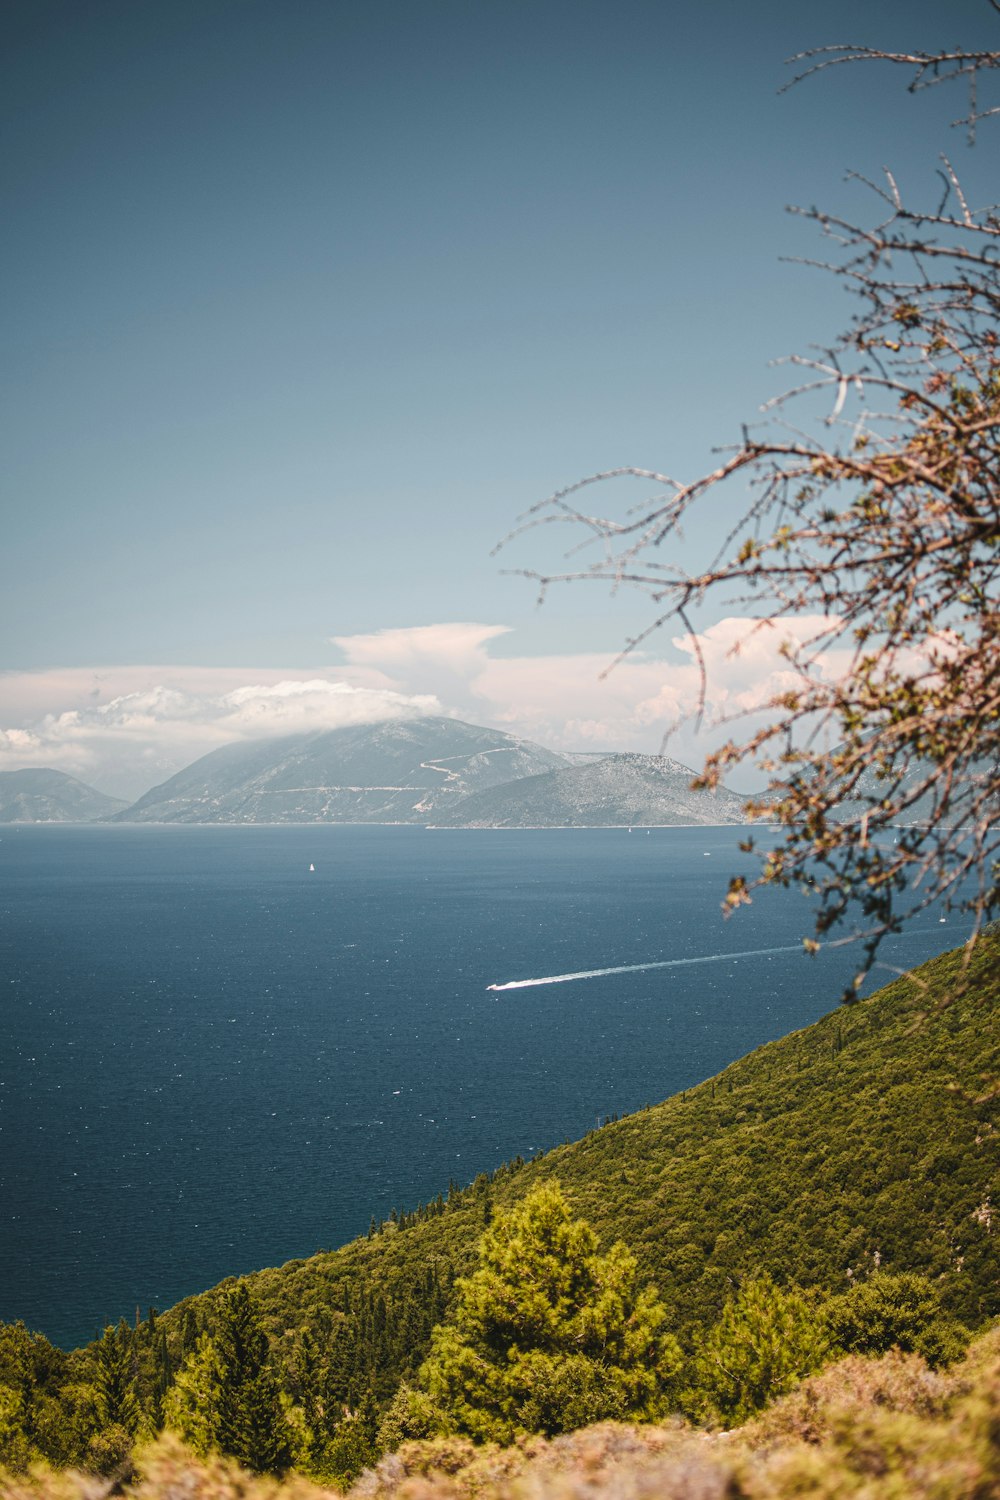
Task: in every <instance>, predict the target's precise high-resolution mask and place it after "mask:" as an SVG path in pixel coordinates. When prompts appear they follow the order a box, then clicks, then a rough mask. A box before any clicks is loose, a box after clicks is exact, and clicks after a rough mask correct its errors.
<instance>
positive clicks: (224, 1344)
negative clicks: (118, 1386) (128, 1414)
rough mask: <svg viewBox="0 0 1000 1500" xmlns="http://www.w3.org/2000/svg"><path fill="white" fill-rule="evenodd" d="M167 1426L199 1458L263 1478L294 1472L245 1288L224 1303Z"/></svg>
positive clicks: (178, 1390) (186, 1371) (184, 1372)
mask: <svg viewBox="0 0 1000 1500" xmlns="http://www.w3.org/2000/svg"><path fill="white" fill-rule="evenodd" d="M165 1405H166V1419H167V1422H168V1425H170V1426H171V1427H173V1428H174V1430H175V1431H177V1432H178V1433H179V1434H181V1435H182V1436H183V1437H184V1438H186V1439H187V1441H188V1442H190V1443H191V1445H192V1447H193V1448H194V1449H195V1450H196V1451H197V1452H200V1453H207V1452H210V1451H211V1450H213V1449H215V1450H218V1451H219V1452H221V1453H224V1454H226V1455H228V1456H230V1457H232V1458H235V1459H236V1460H237V1461H238V1462H239V1463H241V1464H242V1465H243V1466H244V1467H245V1468H248V1469H252V1470H254V1471H256V1472H258V1473H278V1472H280V1471H281V1470H283V1469H286V1468H287V1467H288V1464H289V1461H290V1458H291V1451H290V1446H289V1432H288V1427H287V1423H286V1419H285V1414H284V1410H283V1407H282V1404H281V1398H280V1393H279V1389H278V1383H277V1380H276V1378H275V1375H274V1372H273V1370H272V1369H271V1367H270V1363H269V1344H268V1338H267V1334H266V1333H265V1331H264V1329H263V1326H262V1325H261V1321H260V1317H259V1315H258V1312H257V1308H256V1306H255V1304H254V1302H253V1301H252V1300H251V1297H250V1293H249V1290H248V1288H247V1285H246V1283H245V1282H242V1281H241V1282H238V1283H237V1284H236V1286H234V1287H233V1288H231V1290H229V1291H228V1292H227V1294H226V1296H225V1298H224V1300H223V1303H222V1306H221V1309H220V1314H219V1318H218V1322H217V1325H216V1330H215V1335H214V1337H209V1336H208V1335H207V1334H205V1335H203V1336H202V1337H201V1339H200V1340H199V1342H198V1345H197V1347H196V1349H195V1350H194V1352H193V1353H192V1354H190V1355H189V1356H188V1358H187V1360H186V1361H185V1362H184V1365H183V1366H182V1368H181V1370H180V1371H179V1373H178V1376H177V1380H176V1382H175V1384H174V1385H173V1387H172V1388H171V1390H170V1391H169V1392H168V1394H167V1399H166V1403H165Z"/></svg>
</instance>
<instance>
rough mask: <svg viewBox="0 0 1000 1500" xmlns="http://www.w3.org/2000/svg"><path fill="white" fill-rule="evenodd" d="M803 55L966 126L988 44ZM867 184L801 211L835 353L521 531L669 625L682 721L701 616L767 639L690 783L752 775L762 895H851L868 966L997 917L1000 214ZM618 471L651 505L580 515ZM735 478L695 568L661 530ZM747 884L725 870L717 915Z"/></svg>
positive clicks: (557, 503) (954, 187)
mask: <svg viewBox="0 0 1000 1500" xmlns="http://www.w3.org/2000/svg"><path fill="white" fill-rule="evenodd" d="M991 4H992V5H993V9H994V10H997V9H998V7H997V6H996V4H995V0H991ZM806 58H807V60H808V61H809V62H810V63H811V66H809V67H808V68H807V72H816V71H819V70H821V69H823V68H827V67H831V66H834V65H836V64H839V63H845V62H858V61H862V60H864V61H880V62H883V63H890V64H896V65H903V66H906V67H908V68H910V69H911V70H912V72H913V75H914V82H915V86H916V87H917V88H919V87H924V86H927V85H928V84H930V83H942V82H946V81H947V80H948V79H949V78H961V79H963V80H970V79H971V82H972V86H973V103H972V112H971V116H970V117H971V118H973V119H982V118H984V117H985V116H986V115H987V114H991V113H992V114H996V113H998V111H997V110H992V111H990V110H984V111H979V112H978V113H977V108H976V104H975V82H976V79H977V77H978V76H979V75H980V74H983V73H986V72H988V71H989V70H995V69H997V68H1000V51H996V50H993V51H989V50H985V49H981V50H979V51H978V52H977V51H973V50H966V51H962V50H961V49H959V50H957V51H953V52H944V53H941V54H938V55H935V54H933V53H927V54H919V53H918V54H913V53H889V52H880V51H874V50H871V49H868V48H827V49H822V51H821V52H820V53H818V54H811V55H810V54H807V55H806ZM858 181H859V182H862V185H863V188H864V189H865V190H866V191H868V192H869V194H870V202H871V204H872V210H871V212H870V213H869V214H867V215H863V216H862V217H861V218H860V219H858V220H855V221H849V220H846V219H844V218H841V217H837V216H835V215H833V214H829V213H824V212H822V211H820V210H816V209H814V210H811V211H809V213H808V214H807V215H806V217H808V218H810V219H811V220H813V221H814V222H815V224H816V225H817V226H818V228H819V230H820V231H821V233H822V235H823V236H825V238H826V241H827V245H828V246H829V247H830V250H829V253H830V255H831V257H832V258H831V260H830V261H829V262H828V263H827V264H826V265H825V266H824V267H823V269H825V271H826V272H827V273H829V274H830V275H832V276H833V277H834V278H835V279H836V280H837V281H839V282H840V283H841V285H842V286H843V287H844V288H846V290H848V291H849V292H850V293H851V294H852V296H853V298H854V308H855V314H854V316H853V318H852V319H851V320H850V322H849V324H848V327H847V329H846V330H845V332H844V334H843V335H842V337H841V338H840V339H839V341H837V342H836V344H835V345H834V346H833V347H832V348H830V349H828V350H826V351H825V352H824V353H820V354H818V355H816V354H813V355H810V356H809V357H806V358H796V359H794V360H793V361H792V363H793V364H794V365H796V366H797V367H798V370H799V372H800V373H801V376H802V379H801V383H800V384H799V385H798V386H796V387H795V388H794V389H793V390H791V391H789V392H788V393H787V394H786V395H785V396H784V397H782V398H780V399H779V400H778V401H772V402H770V403H769V410H770V413H771V420H770V421H769V422H767V423H765V424H764V425H763V426H761V427H758V428H754V429H751V430H749V431H748V430H744V434H743V438H742V441H740V442H739V443H738V444H737V445H735V447H734V449H733V450H732V451H731V452H730V453H729V456H727V457H726V458H725V459H724V461H723V462H722V463H720V464H719V465H718V466H716V467H713V469H712V471H711V472H710V473H708V474H706V475H704V476H703V477H702V478H699V479H696V480H694V481H693V482H689V483H681V482H678V481H676V480H674V479H673V478H671V477H670V476H669V475H667V474H662V473H658V472H654V471H652V470H649V469H636V468H627V469H619V470H614V471H612V472H611V473H606V474H597V475H593V476H591V477H590V478H588V479H584V480H582V481H580V482H578V483H576V484H573V485H571V486H569V487H568V488H567V489H564V490H562V491H560V492H559V493H558V494H556V495H554V496H552V497H551V498H550V499H549V500H547V501H544V502H542V503H541V504H540V505H539V506H537V507H535V510H534V511H533V512H532V513H529V519H528V523H527V524H528V526H531V525H534V524H537V523H538V522H540V521H557V522H565V523H567V524H569V525H570V526H571V528H572V529H573V532H574V536H576V534H577V533H580V534H582V536H583V539H584V541H588V540H589V541H590V542H592V543H595V544H596V547H597V550H598V552H599V558H598V560H597V561H596V562H595V563H594V564H593V565H592V566H591V567H590V568H588V569H584V570H583V571H582V572H580V571H578V572H572V573H564V574H562V575H561V577H560V578H556V577H553V576H546V575H543V574H540V573H538V572H532V573H530V574H529V576H532V577H534V578H536V579H538V580H539V582H540V584H541V587H542V591H543V592H544V590H545V588H546V587H547V586H548V585H549V584H551V583H552V582H555V581H565V580H566V579H580V578H588V579H591V580H595V579H596V580H599V581H605V582H607V583H609V584H610V585H611V586H613V587H615V588H618V587H620V586H621V585H622V584H629V585H633V586H635V587H637V588H639V589H641V590H643V591H645V592H646V593H647V594H648V595H649V596H650V597H651V599H652V601H653V605H654V618H653V621H652V623H651V624H650V626H649V627H648V629H647V630H645V631H643V632H642V633H641V634H640V635H639V636H638V637H637V639H635V640H633V641H630V642H629V644H628V646H627V648H626V651H628V650H631V649H632V648H634V647H635V646H637V645H638V644H639V643H640V642H641V641H643V640H645V639H646V638H647V637H648V636H649V635H650V634H651V633H652V632H653V631H655V630H657V629H659V628H660V627H661V626H663V625H674V626H676V625H679V626H680V627H682V628H683V629H684V631H685V632H686V633H687V634H688V636H689V637H690V640H691V642H692V646H693V650H694V652H695V655H696V658H697V660H698V663H699V665H700V667H701V675H702V692H701V703H700V706H699V709H698V716H699V717H700V716H701V714H702V712H703V711H704V708H705V704H706V694H707V675H706V665H705V658H704V655H703V653H702V650H701V645H700V642H699V637H698V617H699V614H701V613H704V611H705V609H706V606H710V607H711V606H714V607H715V608H716V609H717V608H718V606H720V605H724V606H725V608H726V609H727V611H731V610H732V608H733V606H734V604H735V605H736V606H737V607H738V608H739V609H740V610H741V611H742V612H743V613H746V614H749V616H750V618H751V619H752V620H754V621H756V625H755V626H752V627H751V626H748V629H747V635H748V636H750V635H752V634H754V633H756V634H757V635H758V636H759V635H760V633H762V632H766V633H769V634H770V636H771V638H772V639H773V640H774V641H775V643H776V644H778V645H780V648H781V656H782V657H783V658H784V661H783V665H784V668H785V671H784V672H783V674H782V675H783V677H784V683H783V685H782V686H781V687H780V688H779V690H778V691H777V692H776V693H775V695H774V696H773V697H772V698H771V699H770V701H769V702H768V703H767V704H766V705H764V707H763V709H762V710H761V713H762V715H763V723H762V725H761V727H756V724H758V723H760V721H759V720H757V721H755V723H752V724H750V725H748V726H747V727H746V731H745V733H744V734H743V736H742V737H740V738H738V739H735V740H730V741H729V742H728V743H727V744H726V745H725V746H724V747H723V748H722V749H721V750H719V751H718V752H716V753H715V754H713V755H711V756H709V758H708V760H707V762H706V764H705V768H704V770H703V773H702V775H701V777H700V779H699V782H698V783H696V784H698V785H701V786H706V787H714V786H717V785H718V784H719V783H720V781H721V779H722V778H723V777H724V776H725V775H726V774H727V773H728V772H730V771H732V770H733V769H735V768H736V767H738V766H746V767H747V768H748V769H752V770H753V772H754V773H756V774H755V779H760V778H766V780H767V782H768V786H767V790H766V791H765V792H764V793H763V794H761V795H760V796H758V797H754V798H753V799H751V801H750V803H749V804H748V807H749V810H750V812H751V813H752V815H754V816H756V817H758V818H760V819H763V820H764V821H766V822H768V823H770V824H778V825H780V826H781V828H782V830H783V834H782V841H781V842H780V843H777V844H776V845H775V844H774V843H773V841H772V840H770V839H767V840H765V849H764V851H763V854H762V870H761V874H760V877H759V879H758V880H757V881H756V882H755V883H754V884H767V883H774V882H777V883H779V884H782V885H786V884H788V883H790V882H797V883H799V884H800V885H802V886H803V888H804V889H805V890H806V891H807V892H808V893H809V894H810V895H812V896H813V897H815V898H817V900H818V906H817V910H816V916H815V930H816V933H817V936H818V937H822V936H823V935H824V934H826V933H828V932H829V931H830V930H831V929H832V928H833V927H834V926H835V925H836V924H838V923H839V922H840V921H841V919H843V918H844V917H845V915H846V914H847V913H848V912H849V911H850V910H851V909H852V906H853V904H854V903H856V904H857V907H858V909H859V912H860V918H861V921H862V923H863V927H864V931H865V960H864V962H865V963H866V964H867V963H868V962H870V960H871V957H872V956H873V954H874V952H875V951H876V949H877V947H878V944H879V942H880V941H881V938H882V937H883V936H884V935H885V934H886V933H889V932H894V931H897V930H898V929H899V927H900V925H901V923H902V922H903V921H904V920H906V919H907V914H908V913H909V915H910V916H912V914H913V913H914V912H915V911H917V910H920V909H922V908H923V907H924V906H926V905H927V904H928V903H929V902H930V901H932V900H933V899H934V898H935V897H937V896H944V897H945V898H946V899H947V900H948V901H949V903H953V904H954V905H956V906H958V907H960V908H963V909H965V910H967V911H969V912H971V913H972V916H973V919H974V926H973V930H974V931H976V930H978V927H979V924H981V923H982V922H983V921H984V919H986V918H987V917H988V916H989V914H990V913H991V912H995V911H996V910H998V909H1000V885H998V882H997V867H996V865H995V863H994V862H995V861H996V860H997V856H998V854H1000V832H998V824H997V817H996V814H997V807H998V799H1000V614H998V611H997V607H996V601H997V597H998V594H1000V547H998V543H1000V317H998V315H1000V210H998V208H996V207H987V208H984V209H973V208H972V206H971V205H970V203H969V201H968V199H967V198H966V195H965V192H964V191H963V187H962V184H961V181H960V179H959V176H958V174H957V172H956V171H955V169H954V167H953V166H952V164H951V162H950V161H948V160H947V158H943V170H942V171H940V172H938V173H937V174H936V176H935V177H934V178H932V186H931V192H932V194H933V196H929V197H928V198H927V200H926V201H925V202H924V203H911V202H909V201H907V200H906V199H904V197H903V196H902V193H901V191H900V189H899V186H898V185H897V182H896V180H895V178H894V177H893V175H892V174H891V172H889V171H888V170H887V171H886V173H885V180H884V182H882V183H865V182H863V180H862V179H858ZM942 183H943V187H944V192H943V194H942V192H941V185H942ZM824 395H825V396H826V397H827V398H828V404H827V406H826V408H825V412H824V411H820V410H819V409H818V403H819V402H820V401H821V400H822V398H823V397H824ZM620 476H628V477H631V478H637V479H639V480H640V481H641V483H642V484H643V485H644V486H645V487H646V488H647V490H648V488H649V487H650V486H655V488H656V494H655V495H654V497H653V498H652V499H651V500H644V501H642V502H640V504H639V505H638V506H635V507H633V508H631V509H629V510H628V511H627V512H626V513H625V515H624V516H595V515H593V514H590V513H585V512H583V511H582V510H581V509H579V508H578V504H577V499H576V496H577V494H578V492H579V491H581V490H582V489H584V488H585V487H587V486H589V485H592V484H594V483H596V482H599V481H603V480H607V479H612V478H616V477H620ZM733 482H735V484H736V485H738V486H740V487H742V493H744V494H745V491H746V488H747V487H748V488H749V490H750V494H751V496H752V499H751V502H750V504H749V508H746V509H745V510H744V513H743V515H742V519H740V520H738V521H736V522H735V523H731V522H730V520H729V518H728V517H727V518H726V519H725V520H724V521H723V523H722V526H721V527H720V526H719V523H718V518H716V521H715V524H712V525H711V526H710V531H709V534H710V535H711V536H712V537H713V538H714V537H718V536H719V535H720V534H721V535H722V537H723V540H722V543H721V546H720V547H719V550H718V552H717V553H715V555H714V556H713V555H711V554H710V555H709V556H708V557H707V558H706V559H705V560H704V562H703V563H702V564H699V565H698V566H697V567H696V569H695V571H694V572H689V571H688V570H687V568H686V567H684V566H683V565H682V564H681V562H680V561H679V560H678V553H677V551H676V550H675V543H676V539H677V538H678V537H679V536H680V534H681V533H682V530H683V528H684V527H685V526H687V525H688V524H689V523H690V522H692V521H693V520H695V519H700V520H701V521H702V523H704V521H705V520H706V519H708V520H709V521H711V517H710V515H709V516H706V515H705V514H704V513H705V512H706V511H709V508H710V506H711V505H712V503H713V502H715V501H716V500H717V499H718V492H719V491H720V489H722V490H723V491H724V492H725V487H726V486H727V485H730V486H731V484H732V483H733ZM739 503H740V506H741V507H745V506H746V500H745V499H741V501H740V502H739ZM712 545H713V546H714V545H715V543H714V542H713V543H712ZM573 550H574V551H575V550H577V549H576V548H575V547H574V549H573ZM890 830H891V832H890ZM897 830H898V833H897ZM894 834H895V835H896V836H893V835H894ZM880 835H888V836H887V837H886V836H881V837H880ZM752 843H753V841H751V847H752ZM969 876H972V877H975V878H974V879H972V880H968V879H966V877H969ZM963 882H964V883H963ZM751 889H752V887H750V886H748V884H747V882H746V881H745V880H744V879H743V878H742V877H737V878H735V879H734V880H733V881H732V882H731V884H730V888H729V893H728V895H727V897H726V904H727V907H728V908H729V909H732V908H734V907H737V906H739V905H740V904H742V903H743V902H745V901H748V900H749V899H750V890H751ZM809 941H810V942H813V941H814V940H813V939H810V940H809ZM861 977H862V976H861V974H859V976H858V983H860V979H861ZM851 993H853V992H851Z"/></svg>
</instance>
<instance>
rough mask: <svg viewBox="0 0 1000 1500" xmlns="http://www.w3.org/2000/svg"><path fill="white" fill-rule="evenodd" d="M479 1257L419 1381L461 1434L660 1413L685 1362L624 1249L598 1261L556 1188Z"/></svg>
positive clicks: (492, 1236)
mask: <svg viewBox="0 0 1000 1500" xmlns="http://www.w3.org/2000/svg"><path fill="white" fill-rule="evenodd" d="M479 1257H480V1264H479V1268H478V1269H477V1270H476V1271H474V1272H473V1274H472V1275H471V1276H469V1277H466V1278H464V1279H461V1280H459V1282H458V1290H459V1299H458V1305H457V1307H456V1309H455V1312H454V1315H453V1317H452V1319H451V1321H449V1322H448V1323H445V1324H443V1325H441V1326H439V1327H438V1328H436V1329H435V1331H434V1334H433V1337H432V1342H431V1352H430V1355H429V1357H428V1359H427V1361H426V1363H425V1364H424V1366H423V1369H422V1372H421V1375H422V1380H423V1383H424V1384H425V1385H426V1387H427V1389H428V1390H429V1392H430V1394H431V1395H432V1396H433V1397H434V1398H435V1400H436V1401H437V1402H438V1403H439V1404H440V1406H441V1407H442V1408H443V1410H444V1411H445V1412H446V1413H447V1415H448V1416H449V1417H450V1418H451V1420H452V1422H453V1423H454V1425H455V1426H456V1427H457V1428H458V1430H459V1431H461V1432H465V1433H467V1434H469V1436H471V1437H474V1438H477V1439H480V1440H485V1441H494V1442H510V1441H512V1440H513V1439H514V1438H515V1437H516V1436H517V1434H518V1433H519V1432H544V1433H547V1434H550V1435H551V1434H553V1433H557V1432H566V1431H569V1430H571V1429H572V1428H574V1427H581V1426H583V1425H585V1424H586V1423H588V1422H595V1421H598V1420H600V1419H602V1418H605V1417H633V1418H634V1417H641V1416H648V1415H651V1414H652V1413H653V1412H654V1410H655V1408H656V1402H657V1398H658V1397H659V1396H660V1395H661V1394H662V1392H663V1390H664V1387H665V1385H666V1384H667V1382H668V1381H669V1379H670V1377H671V1376H672V1375H673V1374H674V1372H675V1371H676V1369H677V1367H678V1365H679V1364H680V1350H679V1348H678V1345H677V1344H676V1342H675V1340H674V1339H673V1338H672V1337H671V1336H670V1335H669V1334H667V1333H666V1332H665V1331H664V1328H663V1325H664V1323H665V1321H666V1310H665V1309H664V1307H663V1306H662V1305H661V1304H660V1302H659V1301H658V1300H657V1298H656V1293H655V1291H653V1289H651V1288H649V1287H641V1286H640V1285H639V1282H638V1274H637V1266H636V1262H635V1259H634V1257H633V1256H632V1255H630V1254H629V1252H628V1251H627V1250H626V1249H625V1246H624V1245H622V1244H620V1243H618V1244H615V1245H613V1246H612V1247H611V1249H610V1250H609V1251H608V1252H607V1253H606V1254H604V1255H601V1254H599V1253H598V1242H597V1236H596V1235H595V1234H594V1231H593V1230H592V1229H591V1227H590V1225H589V1224H587V1223H586V1222H585V1221H584V1220H583V1219H573V1218H572V1217H571V1216H570V1211H569V1207H568V1205H567V1203H566V1200H565V1198H564V1197H563V1195H562V1192H561V1190H560V1189H559V1187H558V1186H557V1185H556V1184H555V1183H551V1182H549V1183H542V1184H541V1185H539V1186H538V1187H536V1188H534V1189H533V1190H532V1191H531V1192H530V1193H529V1194H528V1196H527V1197H526V1198H524V1199H523V1200H522V1202H520V1203H518V1204H516V1205H515V1206H514V1207H513V1208H511V1209H509V1210H507V1211H506V1212H504V1213H500V1214H498V1215H497V1217H496V1219H495V1221H494V1223H493V1224H492V1225H491V1227H490V1228H489V1230H487V1232H486V1234H485V1235H484V1236H483V1239H482V1241H481V1244H480V1251H479Z"/></svg>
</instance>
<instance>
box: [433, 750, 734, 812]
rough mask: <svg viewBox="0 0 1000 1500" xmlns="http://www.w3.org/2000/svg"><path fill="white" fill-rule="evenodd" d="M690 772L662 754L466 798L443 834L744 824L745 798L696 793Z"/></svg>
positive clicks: (551, 774) (548, 775) (620, 759)
mask: <svg viewBox="0 0 1000 1500" xmlns="http://www.w3.org/2000/svg"><path fill="white" fill-rule="evenodd" d="M694 775H695V773H694V771H692V770H691V769H690V768H689V767H688V766H682V765H681V764H680V763H679V762H678V761H676V760H670V759H669V757H667V756H665V755H609V756H607V757H606V758H605V759H604V760H600V761H597V762H596V763H591V764H584V765H573V766H567V767H561V768H559V769H556V770H552V771H546V772H543V773H542V774H541V775H539V776H529V777H527V778H525V779H523V780H520V781H515V782H508V783H507V785H506V786H499V787H491V788H487V789H485V790H483V791H481V792H475V793H473V794H472V795H471V796H468V797H464V798H463V799H462V801H461V802H459V803H458V804H457V806H455V807H452V808H451V809H450V810H449V811H448V813H447V815H446V816H444V817H440V816H437V817H435V819H434V821H435V823H436V824H438V825H439V826H444V827H448V828H553V827H556V828H567V827H568V828H581V827H620V826H627V825H629V824H635V825H636V826H637V827H640V828H642V827H660V826H663V825H670V824H691V823H704V824H709V823H745V822H746V821H747V820H746V816H745V814H744V812H743V798H742V797H738V796H737V795H736V793H735V792H729V791H726V790H725V789H724V788H722V789H720V790H719V791H717V792H693V791H692V790H691V782H692V781H693V779H694Z"/></svg>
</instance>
